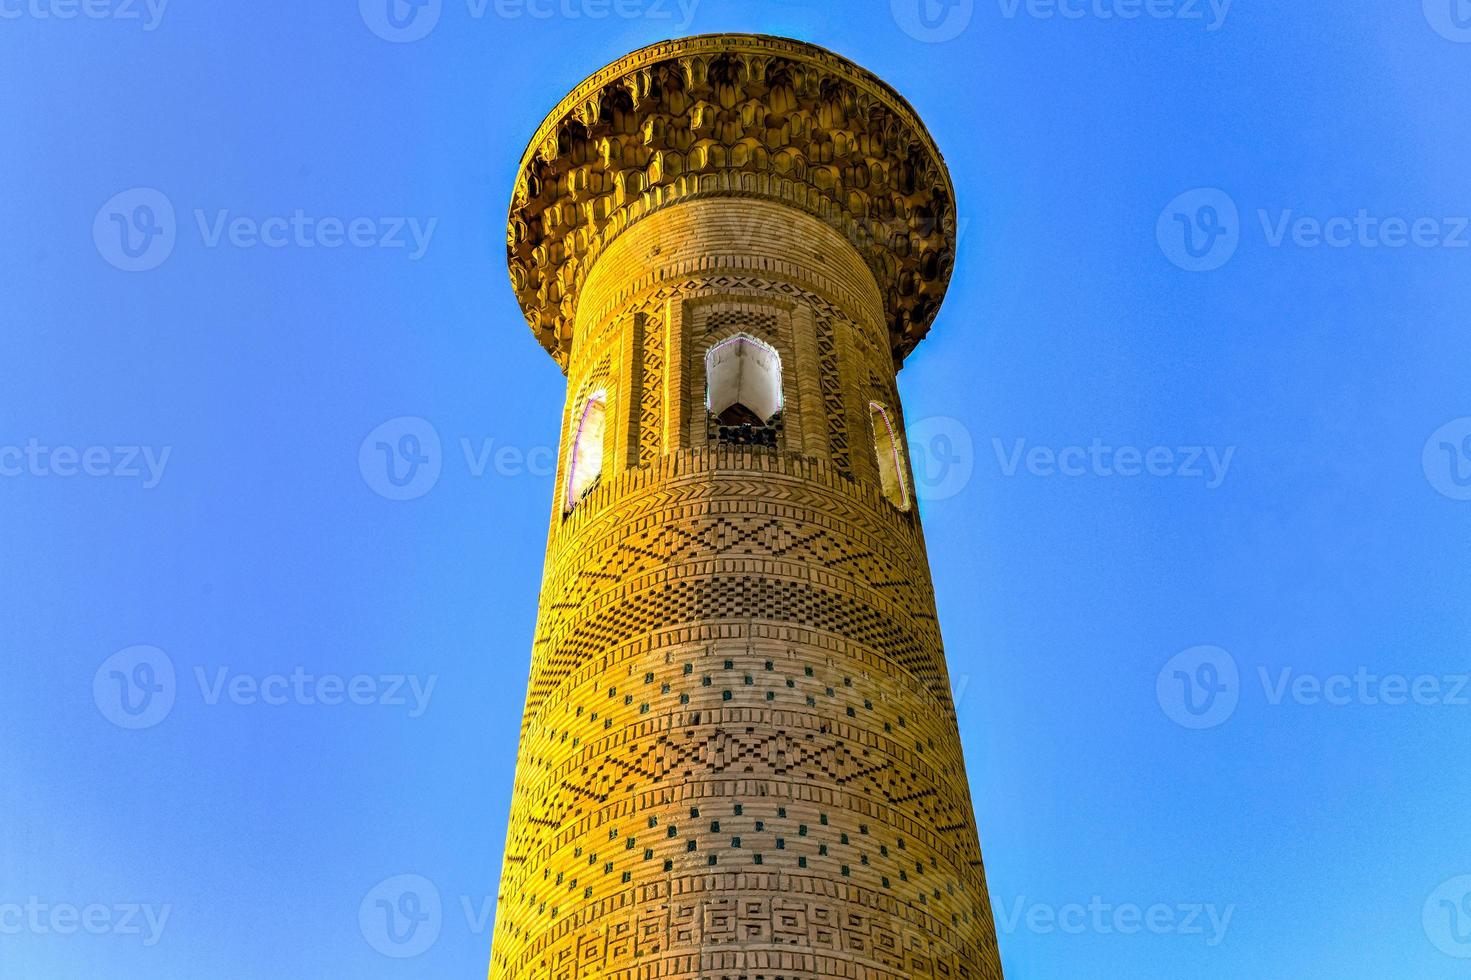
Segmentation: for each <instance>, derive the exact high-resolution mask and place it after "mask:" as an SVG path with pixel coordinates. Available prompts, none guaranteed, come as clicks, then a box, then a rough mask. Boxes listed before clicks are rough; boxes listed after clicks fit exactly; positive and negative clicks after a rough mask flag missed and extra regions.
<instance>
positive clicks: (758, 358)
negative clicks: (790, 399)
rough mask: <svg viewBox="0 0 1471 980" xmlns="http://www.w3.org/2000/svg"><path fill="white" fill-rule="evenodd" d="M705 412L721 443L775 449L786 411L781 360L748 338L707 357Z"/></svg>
mask: <svg viewBox="0 0 1471 980" xmlns="http://www.w3.org/2000/svg"><path fill="white" fill-rule="evenodd" d="M705 407H706V409H707V410H708V411H709V413H710V418H711V420H712V421H713V422H714V424H715V425H716V427H717V432H718V434H719V437H720V440H721V441H723V442H753V443H756V444H764V445H770V446H773V447H774V446H775V445H776V429H775V425H774V423H775V421H776V418H777V416H778V415H780V414H781V410H782V392H781V356H780V355H779V354H777V352H776V349H775V348H773V347H772V346H771V345H769V344H764V343H762V342H761V341H759V340H757V339H756V338H754V337H750V336H747V335H746V334H737V335H736V336H734V337H730V338H728V339H726V340H722V341H721V342H720V343H718V344H716V345H715V346H714V347H712V348H710V350H709V351H707V352H706V354H705Z"/></svg>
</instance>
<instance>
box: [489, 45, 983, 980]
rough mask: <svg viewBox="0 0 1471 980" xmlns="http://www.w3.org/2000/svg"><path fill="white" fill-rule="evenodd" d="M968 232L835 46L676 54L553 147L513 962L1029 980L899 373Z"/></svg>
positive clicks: (658, 49) (531, 253)
mask: <svg viewBox="0 0 1471 980" xmlns="http://www.w3.org/2000/svg"><path fill="white" fill-rule="evenodd" d="M954 236H955V211H954V195H953V190H952V188H951V186H950V181H949V176H948V174H947V173H946V171H945V167H944V163H943V161H942V160H941V158H940V155H939V153H938V151H937V150H936V148H935V146H934V144H933V142H932V141H931V140H930V137H929V135H928V134H927V133H926V132H925V130H924V127H923V126H922V125H921V123H920V121H919V120H918V118H917V117H916V116H915V115H914V113H913V111H912V109H910V107H909V106H908V104H907V103H905V102H904V100H903V99H902V98H900V97H899V96H898V95H897V94H896V93H895V92H894V91H893V90H892V89H890V88H889V87H888V86H887V85H885V84H884V83H882V82H881V81H879V80H878V79H877V78H875V77H874V76H872V75H870V74H869V73H867V72H865V71H863V70H862V69H860V68H858V67H857V66H855V65H853V64H852V63H851V62H848V61H846V60H844V59H842V58H839V57H837V56H835V55H833V54H831V53H829V52H827V51H824V50H822V49H820V48H816V47H813V46H811V45H806V44H801V43H798V42H794V41H788V40H783V39H779V38H771V37H760V36H752V35H712V36H706V37H697V38H687V39H684V40H679V41H670V42H666V43H662V44H658V45H654V46H652V47H649V48H645V49H642V50H640V51H637V52H634V53H633V54H631V55H628V56H627V57H625V58H623V59H621V60H619V61H618V62H616V63H614V64H612V65H610V66H608V67H607V68H604V69H603V70H602V71H600V72H598V73H597V74H595V75H594V76H592V77H591V78H589V79H588V80H587V81H586V82H584V83H583V84H582V85H580V86H579V87H578V88H577V89H576V90H574V91H573V92H572V93H571V94H570V95H569V96H568V97H567V98H566V99H564V100H563V102H562V103H561V105H559V106H558V107H557V108H556V109H555V110H554V111H553V113H552V114H551V115H550V116H549V117H548V119H547V121H546V122H545V123H544V124H543V125H542V127H541V129H540V130H539V131H538V133H537V136H536V138H535V139H534V140H533V141H532V143H531V146H530V147H529V148H528V150H527V153H526V156H525V158H524V159H523V161H522V165H521V169H520V173H519V178H518V181H517V186H516V191H515V198H514V200H513V203H512V208H511V217H510V230H509V240H508V252H509V260H510V266H511V276H512V281H513V284H514V286H515V288H516V291H517V295H518V298H519V299H520V301H521V304H522V307H523V309H524V310H525V311H526V315H527V319H528V322H529V323H530V324H531V326H532V328H533V330H534V332H535V333H536V334H537V336H538V338H539V339H540V340H541V342H542V344H543V345H544V346H545V347H546V348H547V349H548V351H549V352H550V353H551V354H552V355H553V356H554V357H555V358H556V359H557V361H558V363H559V364H560V365H561V366H562V367H563V369H564V370H565V371H566V373H567V377H568V398H567V405H566V410H565V413H564V418H563V426H562V449H561V458H560V464H559V472H558V477H557V484H556V486H557V489H556V494H555V501H554V505H553V517H552V527H551V532H550V535H549V541H548V549H547V562H546V570H545V578H544V581H543V586H542V596H541V609H540V613H539V619H538V625H537V633H536V641H535V649H534V651H533V657H532V668H531V678H530V693H529V696H528V700H527V707H526V715H525V719H524V723H523V726H522V734H521V747H520V755H519V759H518V763H517V773H516V786H515V793H514V798H513V803H512V813H511V824H510V830H509V834H508V837H507V845H506V862H505V868H504V871H503V874H502V879H501V891H500V901H499V910H498V916H497V921H496V933H495V947H494V953H493V961H492V964H491V976H492V977H496V978H508V980H509V978H533V977H535V978H555V980H562V978H568V980H570V978H574V977H610V978H628V980H633V978H640V980H644V978H696V977H701V978H704V977H710V978H716V977H720V978H743V977H750V978H756V977H763V978H797V977H802V978H808V977H846V978H855V980H863V978H875V980H876V978H885V980H899V978H909V977H937V978H939V977H956V978H959V977H971V978H999V977H1000V976H1001V970H1000V964H999V959H998V957H997V952H996V941H995V930H994V926H993V923H992V920H991V914H990V907H989V902H988V899H987V894H986V887H985V878H984V873H983V870H982V865H981V855H980V847H979V843H978V839H977V834H976V829H975V823H974V817H973V811H972V807H971V802H970V796H969V791H968V788H967V785H966V781H965V769H964V764H963V760H962V757H961V749H960V739H959V734H958V729H957V725H956V720H955V712H954V706H953V704H952V703H951V699H950V694H949V680H948V676H947V672H946V668H945V662H944V654H943V649H942V645H941V640H940V634H939V629H938V625H937V623H936V619H935V607H934V596H933V592H932V590H931V585H930V580H929V571H928V564H927V560H926V557H925V551H924V542H923V538H922V535H921V532H920V527H919V521H918V515H917V512H916V510H915V506H914V501H913V495H912V490H911V487H912V482H911V478H910V473H909V469H908V459H907V452H906V449H905V447H904V444H903V431H904V425H903V412H902V408H901V406H900V404H899V399H898V393H897V389H896V387H895V373H896V371H897V368H898V365H899V364H900V363H901V362H902V359H903V357H904V355H905V354H907V353H908V351H909V350H911V349H912V348H913V346H914V345H915V344H916V343H918V342H919V340H920V339H921V338H922V337H923V335H924V333H925V331H926V330H927V329H928V328H929V325H930V322H931V321H932V320H933V318H934V315H935V312H936V310H937V309H938V307H939V304H940V301H941V299H942V297H943V294H944V290H945V286H946V284H947V282H948V278H949V274H950V269H951V265H952V260H953V253H954V243H955V241H954Z"/></svg>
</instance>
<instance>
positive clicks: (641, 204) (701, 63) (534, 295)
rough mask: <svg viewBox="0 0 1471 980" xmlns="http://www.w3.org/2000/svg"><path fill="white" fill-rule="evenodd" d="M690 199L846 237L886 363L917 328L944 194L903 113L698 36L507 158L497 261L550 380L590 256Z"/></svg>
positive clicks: (643, 59) (924, 316) (911, 119)
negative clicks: (513, 169) (507, 197)
mask: <svg viewBox="0 0 1471 980" xmlns="http://www.w3.org/2000/svg"><path fill="white" fill-rule="evenodd" d="M701 197H752V198H764V199H768V200H775V201H780V202H783V203H785V204H788V205H791V206H793V207H795V208H798V209H800V210H802V211H805V212H807V213H808V214H811V215H814V216H816V217H818V218H820V219H821V220H823V221H825V222H827V223H828V224H829V225H831V226H832V227H834V228H836V229H837V230H838V231H839V232H840V233H842V234H843V235H844V236H845V237H847V239H848V240H849V241H850V242H851V243H852V244H853V245H854V247H855V248H856V249H857V250H858V252H859V254H860V255H861V256H862V257H863V259H864V261H865V262H866V263H867V265H868V267H869V268H870V269H871V270H872V271H873V275H874V279H875V280H876V281H877V283H878V286H879V292H880V294H881V295H882V297H883V300H884V307H885V316H886V317H887V319H888V324H887V326H888V331H889V340H890V346H891V348H892V351H893V356H894V360H895V363H896V364H898V363H901V362H902V361H903V359H904V357H905V356H906V355H907V354H908V353H909V352H910V351H911V350H913V349H914V347H915V345H916V344H918V343H919V341H920V340H921V339H922V338H923V337H924V335H925V334H926V333H927V332H928V330H929V327H930V324H931V323H932V322H933V321H934V318H935V314H936V313H937V312H938V310H939V307H940V302H941V300H942V299H943V297H944V294H945V289H946V286H947V285H948V283H949V280H950V272H951V269H952V267H953V266H954V256H955V235H956V216H955V192H954V188H953V187H952V185H951V183H950V175H949V172H948V171H947V169H946V167H945V163H944V159H943V158H942V157H941V155H940V151H939V149H938V148H937V147H936V146H935V143H934V140H933V139H931V137H930V135H929V133H928V132H927V131H926V130H925V128H924V125H923V124H922V123H921V122H920V121H919V118H918V116H917V115H916V114H915V112H914V110H913V109H912V108H911V107H910V105H909V103H907V102H906V101H905V100H904V99H903V97H901V96H900V95H899V94H898V93H897V92H895V91H894V90H893V89H892V88H890V87H889V86H888V85H887V84H885V83H884V82H883V81H881V80H880V79H879V78H877V77H876V76H874V75H873V74H871V73H869V72H867V71H865V70H864V69H862V68H860V67H859V66H857V65H855V64H853V63H852V62H850V61H848V60H847V59H845V58H841V57H839V56H838V55H835V54H833V53H832V52H830V51H827V50H825V49H823V48H820V47H817V46H815V45H811V44H804V43H801V42H797V41H791V40H787V39H783V38H775V37H767V36H762V35H729V34H721V35H707V36H702V37H693V38H685V39H682V40H677V41H666V42H662V43H659V44H654V45H651V46H649V47H646V48H642V49H640V50H638V51H635V52H633V53H632V54H630V55H628V56H626V57H624V58H620V59H619V60H618V61H616V62H614V63H613V64H611V65H608V66H607V67H606V68H604V69H602V70H601V71H599V72H597V73H596V74H594V75H592V76H591V77H590V78H588V79H587V80H586V81H584V82H583V83H582V84H581V85H579V86H577V88H576V89H574V90H573V91H572V92H571V94H569V95H568V96H567V97H566V98H565V99H563V100H562V102H561V103H560V104H559V105H558V106H557V107H556V109H555V110H553V111H552V113H551V114H550V115H549V116H548V117H547V118H546V120H545V121H544V122H543V123H542V125H541V127H540V128H539V129H538V130H537V132H536V136H535V138H533V139H532V141H531V143H530V145H529V146H528V147H527V150H526V153H525V155H524V156H523V157H522V159H521V163H520V167H519V169H518V171H517V179H516V186H515V192H514V196H513V199H512V202H511V211H510V219H509V227H508V229H507V242H506V251H507V261H508V264H509V266H510V271H511V281H512V284H513V286H514V287H515V290H516V296H517V299H518V300H519V302H520V304H521V308H522V310H523V312H524V313H525V315H526V320H527V322H528V323H529V324H530V326H531V328H532V330H533V332H534V333H535V334H536V337H537V339H538V340H539V341H540V342H541V344H542V346H543V347H545V348H546V349H547V350H548V352H550V353H551V355H552V356H553V357H554V358H556V360H557V362H558V364H560V365H561V366H562V368H563V370H566V368H567V364H568V357H569V354H570V350H571V346H572V338H573V319H574V317H575V313H576V302H577V293H578V288H579V286H580V285H581V283H582V281H583V279H584V277H585V276H586V275H587V273H588V270H589V269H591V267H592V265H593V262H594V261H595V260H596V259H597V257H598V255H599V254H600V253H601V251H602V250H603V248H604V247H605V246H606V245H607V244H608V243H609V242H610V241H612V240H613V238H614V237H616V236H617V235H618V234H619V232H621V231H622V230H623V229H625V228H627V227H628V226H629V225H631V224H633V223H634V222H636V221H638V220H640V219H641V218H643V217H645V216H647V215H648V214H650V213H653V212H655V211H657V210H659V209H661V208H665V207H668V206H670V205H674V204H678V203H680V202H683V201H688V200H693V199H697V198H701ZM751 233H752V234H753V235H759V234H760V229H759V228H755V227H753V228H752V230H751Z"/></svg>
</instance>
